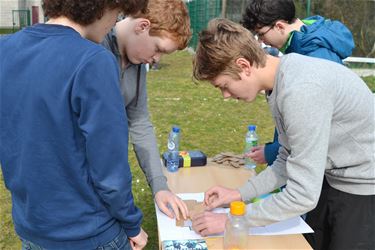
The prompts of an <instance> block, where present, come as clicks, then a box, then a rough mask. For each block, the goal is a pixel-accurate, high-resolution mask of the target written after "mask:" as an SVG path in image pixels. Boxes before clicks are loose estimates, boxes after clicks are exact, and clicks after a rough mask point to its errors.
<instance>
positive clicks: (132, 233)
mask: <svg viewBox="0 0 375 250" xmlns="http://www.w3.org/2000/svg"><path fill="white" fill-rule="evenodd" d="M124 231H125V233H126V236H128V237H135V236H137V235H138V234H139V233H140V232H141V227H137V228H133V229H126V228H124Z"/></svg>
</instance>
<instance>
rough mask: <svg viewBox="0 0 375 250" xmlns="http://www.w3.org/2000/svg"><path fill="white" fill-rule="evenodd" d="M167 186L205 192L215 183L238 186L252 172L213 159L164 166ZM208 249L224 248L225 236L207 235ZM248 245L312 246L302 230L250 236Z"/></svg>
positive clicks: (268, 247)
mask: <svg viewBox="0 0 375 250" xmlns="http://www.w3.org/2000/svg"><path fill="white" fill-rule="evenodd" d="M163 171H164V174H165V176H166V177H167V179H168V186H169V188H170V189H171V190H172V191H173V192H174V193H197V192H205V191H206V190H207V189H208V188H210V187H212V186H214V185H222V186H224V187H228V188H238V187H240V186H242V184H244V183H245V182H246V181H247V180H248V179H249V177H251V176H252V175H253V172H252V171H249V170H245V169H243V168H240V169H235V168H232V167H226V166H221V165H219V164H216V163H213V162H211V161H210V160H209V161H208V163H207V166H204V167H192V168H180V169H179V171H178V172H176V173H169V172H168V171H167V170H166V168H163ZM206 242H207V246H208V249H210V250H211V249H223V238H206ZM248 244H249V245H248V249H312V248H311V247H310V245H309V244H308V242H307V241H306V240H305V238H304V237H303V235H302V234H295V235H277V236H260V235H252V236H249V240H248Z"/></svg>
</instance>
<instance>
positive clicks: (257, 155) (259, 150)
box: [245, 145, 267, 164]
mask: <svg viewBox="0 0 375 250" xmlns="http://www.w3.org/2000/svg"><path fill="white" fill-rule="evenodd" d="M245 157H250V158H251V159H253V161H255V163H257V164H265V163H267V162H266V159H265V157H264V145H262V146H256V147H253V148H252V149H251V152H250V153H247V154H245Z"/></svg>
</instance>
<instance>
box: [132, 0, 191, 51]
mask: <svg viewBox="0 0 375 250" xmlns="http://www.w3.org/2000/svg"><path fill="white" fill-rule="evenodd" d="M132 17H133V18H145V19H148V20H149V21H150V23H151V28H150V35H151V36H159V37H168V38H170V39H172V40H173V41H175V42H177V44H178V49H180V50H181V49H184V48H185V47H186V46H187V45H188V42H189V40H190V37H191V31H190V17H189V12H188V10H187V7H186V5H185V3H184V2H183V1H182V0H149V1H148V5H147V11H146V12H145V13H138V14H135V15H132Z"/></svg>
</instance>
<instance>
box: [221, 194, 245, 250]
mask: <svg viewBox="0 0 375 250" xmlns="http://www.w3.org/2000/svg"><path fill="white" fill-rule="evenodd" d="M245 211H246V205H245V203H244V202H242V201H233V202H231V203H230V214H229V219H228V220H227V222H226V224H225V231H224V249H225V250H237V249H247V238H248V234H249V227H248V226H247V222H246V219H245V214H246V213H245Z"/></svg>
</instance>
